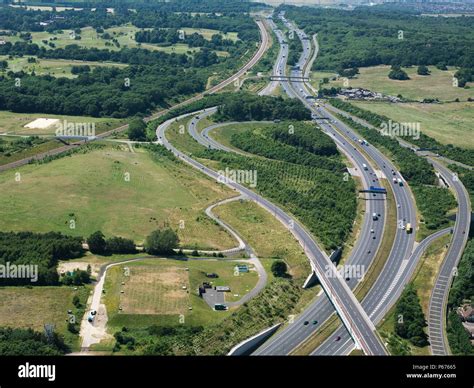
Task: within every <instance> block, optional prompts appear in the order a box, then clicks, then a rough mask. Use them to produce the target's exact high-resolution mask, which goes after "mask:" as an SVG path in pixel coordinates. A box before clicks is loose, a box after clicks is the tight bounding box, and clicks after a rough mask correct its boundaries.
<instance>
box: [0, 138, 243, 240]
mask: <svg viewBox="0 0 474 388" xmlns="http://www.w3.org/2000/svg"><path fill="white" fill-rule="evenodd" d="M15 172H19V173H20V174H21V181H20V182H17V181H15V179H14V177H15V175H14V172H11V171H6V172H4V173H2V174H0V201H1V202H2V203H3V204H4V205H3V206H2V207H1V208H0V229H1V230H14V231H19V230H31V231H36V232H48V231H51V230H54V231H60V232H63V233H66V234H71V235H76V236H84V237H85V236H88V235H89V234H91V233H92V232H94V231H96V230H101V231H102V232H103V233H104V234H105V235H108V236H110V235H118V236H123V237H128V238H132V239H134V240H135V241H136V242H141V241H143V240H144V238H145V237H146V236H147V235H148V234H149V233H150V232H151V231H152V230H154V229H157V228H160V227H163V226H170V227H172V228H174V229H176V230H178V234H179V237H180V240H181V245H182V246H184V247H186V246H187V247H192V248H194V247H197V248H199V249H202V248H211V247H212V248H231V247H233V246H235V244H236V242H235V241H234V240H233V239H232V238H231V237H230V235H228V234H227V232H225V231H224V230H223V229H221V228H220V227H219V226H217V225H216V224H215V223H214V222H212V220H210V219H209V218H208V217H207V216H205V214H204V209H205V208H206V207H207V206H209V205H210V204H212V203H213V202H215V201H217V200H219V199H223V198H226V197H228V196H230V191H229V190H228V189H226V188H224V187H223V186H222V185H216V184H214V183H213V182H211V181H210V180H208V179H206V178H205V177H204V176H202V175H200V174H198V172H195V171H193V170H191V169H189V168H187V167H185V166H184V165H177V164H174V162H171V161H168V160H161V161H160V162H155V161H153V160H152V158H151V157H150V156H149V154H148V152H146V151H144V150H140V149H137V150H136V151H135V152H133V153H132V152H130V151H129V149H128V147H125V146H115V147H106V148H104V149H101V150H95V151H91V152H89V153H86V154H76V155H73V156H72V157H66V158H61V159H57V160H54V161H52V162H49V163H46V164H42V165H27V166H24V167H22V168H20V169H18V170H17V171H15ZM126 173H128V174H130V175H129V177H130V179H129V181H127V180H126V179H125V177H126V176H128V175H126ZM71 220H75V229H71V228H70V222H71ZM181 220H183V221H184V228H182V229H181V228H178V226H179V225H180V221H181Z"/></svg>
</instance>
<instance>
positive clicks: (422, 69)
mask: <svg viewBox="0 0 474 388" xmlns="http://www.w3.org/2000/svg"><path fill="white" fill-rule="evenodd" d="M416 73H417V74H418V75H430V74H431V73H430V70H429V69H428V68H427V67H426V66H424V65H421V66H418V69H417V70H416Z"/></svg>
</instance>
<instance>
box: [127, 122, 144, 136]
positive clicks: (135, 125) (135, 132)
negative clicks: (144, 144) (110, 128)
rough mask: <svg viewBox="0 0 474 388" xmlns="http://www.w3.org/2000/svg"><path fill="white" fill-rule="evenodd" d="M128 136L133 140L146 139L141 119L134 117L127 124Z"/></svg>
mask: <svg viewBox="0 0 474 388" xmlns="http://www.w3.org/2000/svg"><path fill="white" fill-rule="evenodd" d="M128 138H129V139H130V140H134V141H145V140H146V124H145V123H144V122H143V120H142V119H134V120H132V122H131V123H130V124H129V126H128Z"/></svg>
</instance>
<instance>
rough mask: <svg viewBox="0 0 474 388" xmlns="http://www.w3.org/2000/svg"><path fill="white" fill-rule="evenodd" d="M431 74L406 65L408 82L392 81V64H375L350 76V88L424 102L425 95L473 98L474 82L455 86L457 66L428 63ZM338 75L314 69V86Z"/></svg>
mask: <svg viewBox="0 0 474 388" xmlns="http://www.w3.org/2000/svg"><path fill="white" fill-rule="evenodd" d="M428 67H429V69H430V71H431V75H429V76H423V75H418V74H417V73H416V70H417V67H416V66H413V67H409V68H403V70H405V71H406V72H407V74H408V76H409V77H410V79H409V80H406V81H398V80H392V79H390V78H388V73H389V72H390V66H374V67H361V68H360V69H359V71H360V74H358V75H357V76H356V78H353V79H348V82H349V85H348V86H349V87H353V88H364V89H369V90H372V91H374V92H380V93H383V94H387V95H392V96H397V95H398V94H401V95H402V96H403V97H405V98H408V99H411V100H417V101H421V100H423V99H424V98H438V99H439V100H440V101H454V100H455V99H456V98H459V100H460V101H466V100H467V99H468V98H469V97H471V98H474V88H472V86H474V84H473V83H470V84H468V85H469V86H471V88H469V89H465V88H458V87H454V86H453V75H454V73H455V72H456V69H455V68H453V67H449V68H448V70H447V71H442V70H439V69H437V68H436V67H434V66H428ZM333 76H335V74H332V73H324V72H315V74H312V75H311V79H312V80H313V82H312V83H313V85H314V86H315V87H318V84H319V80H320V79H322V78H325V77H326V78H329V79H330V78H331V77H333ZM343 82H344V79H343V78H339V79H338V80H335V81H330V82H329V83H328V84H323V87H324V88H328V87H332V86H334V87H345V86H344V84H343Z"/></svg>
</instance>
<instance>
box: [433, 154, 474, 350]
mask: <svg viewBox="0 0 474 388" xmlns="http://www.w3.org/2000/svg"><path fill="white" fill-rule="evenodd" d="M428 160H429V161H430V162H431V163H432V164H433V166H434V167H435V168H436V170H438V171H439V172H440V174H441V175H442V176H443V178H444V179H445V180H446V181H447V182H448V184H449V185H450V186H451V188H452V189H453V190H454V191H455V194H456V199H457V202H458V211H457V214H456V223H455V225H454V228H453V237H452V239H451V243H450V246H449V249H448V253H447V254H446V257H445V259H444V261H443V264H442V265H441V268H440V270H439V272H438V277H437V278H436V282H435V285H434V287H433V290H432V293H431V297H430V307H429V316H428V334H429V340H430V344H431V352H432V354H433V355H440V356H442V355H447V354H449V353H450V352H449V345H448V343H447V340H446V337H445V333H446V303H447V300H448V296H449V290H450V288H451V282H452V280H453V276H454V269H455V268H456V267H457V264H458V262H459V260H460V258H461V256H462V253H463V251H464V248H465V246H466V243H467V239H468V235H469V227H470V223H471V207H470V203H469V195H468V194H467V192H466V189H465V188H464V185H463V184H462V183H461V181H460V180H459V179H457V178H456V176H455V175H453V173H452V172H451V171H450V170H448V169H447V168H446V167H444V166H443V165H442V164H441V163H439V162H437V161H435V160H433V159H428Z"/></svg>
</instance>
